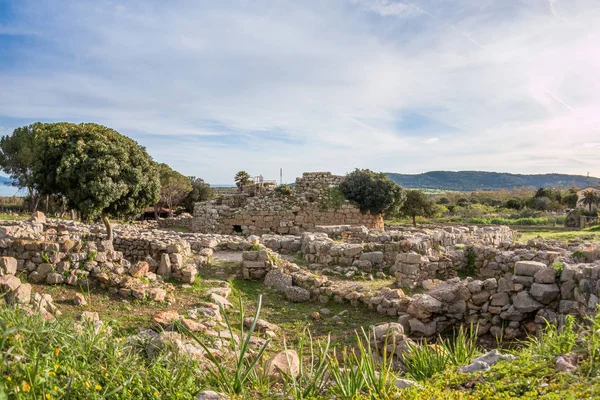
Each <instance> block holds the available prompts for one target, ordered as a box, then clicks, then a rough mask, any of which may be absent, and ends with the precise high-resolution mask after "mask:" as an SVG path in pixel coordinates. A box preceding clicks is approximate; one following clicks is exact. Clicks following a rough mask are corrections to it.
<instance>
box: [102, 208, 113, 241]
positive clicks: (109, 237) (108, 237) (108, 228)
mask: <svg viewBox="0 0 600 400" xmlns="http://www.w3.org/2000/svg"><path fill="white" fill-rule="evenodd" d="M102 222H104V226H105V227H106V240H108V241H109V242H111V243H112V241H113V230H112V226H111V225H110V221H109V220H108V215H106V214H102Z"/></svg>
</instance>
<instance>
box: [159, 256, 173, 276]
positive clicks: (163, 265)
mask: <svg viewBox="0 0 600 400" xmlns="http://www.w3.org/2000/svg"><path fill="white" fill-rule="evenodd" d="M156 273H157V275H160V276H162V277H163V278H168V277H170V276H171V259H170V258H169V255H168V254H167V253H163V254H161V256H160V265H159V266H158V270H157V271H156Z"/></svg>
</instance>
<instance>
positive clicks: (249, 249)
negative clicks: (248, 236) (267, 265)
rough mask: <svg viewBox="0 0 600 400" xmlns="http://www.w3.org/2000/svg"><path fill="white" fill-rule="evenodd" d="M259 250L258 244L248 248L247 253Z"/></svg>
mask: <svg viewBox="0 0 600 400" xmlns="http://www.w3.org/2000/svg"><path fill="white" fill-rule="evenodd" d="M259 250H260V245H259V244H253V245H252V246H250V247H248V251H259Z"/></svg>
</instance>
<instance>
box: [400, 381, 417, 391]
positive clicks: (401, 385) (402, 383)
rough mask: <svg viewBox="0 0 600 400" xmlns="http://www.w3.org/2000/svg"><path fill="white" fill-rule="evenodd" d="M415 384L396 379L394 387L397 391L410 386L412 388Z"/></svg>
mask: <svg viewBox="0 0 600 400" xmlns="http://www.w3.org/2000/svg"><path fill="white" fill-rule="evenodd" d="M416 384H417V383H416V382H415V381H411V380H408V379H401V378H398V379H396V387H397V388H398V389H400V390H402V389H407V388H409V387H411V386H414V385H416Z"/></svg>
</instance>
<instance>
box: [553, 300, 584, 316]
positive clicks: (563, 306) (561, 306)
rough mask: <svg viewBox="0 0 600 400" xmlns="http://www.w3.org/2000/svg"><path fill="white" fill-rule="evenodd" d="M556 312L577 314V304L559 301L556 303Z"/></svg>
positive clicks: (570, 301)
mask: <svg viewBox="0 0 600 400" xmlns="http://www.w3.org/2000/svg"><path fill="white" fill-rule="evenodd" d="M558 312H559V313H561V314H577V313H578V312H579V303H577V302H576V301H572V300H561V301H560V302H559V303H558Z"/></svg>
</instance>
